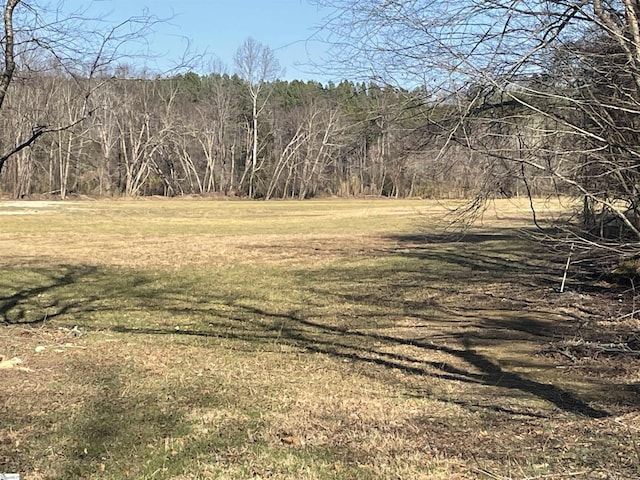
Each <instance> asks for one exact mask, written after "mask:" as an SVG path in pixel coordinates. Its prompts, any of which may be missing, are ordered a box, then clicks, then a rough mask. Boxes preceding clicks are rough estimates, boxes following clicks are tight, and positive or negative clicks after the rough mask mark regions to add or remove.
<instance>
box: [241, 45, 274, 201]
mask: <svg viewBox="0 0 640 480" xmlns="http://www.w3.org/2000/svg"><path fill="white" fill-rule="evenodd" d="M233 59H234V63H235V66H236V70H237V73H238V75H240V77H241V78H243V79H244V80H245V81H246V82H247V85H248V88H249V96H250V99H251V155H250V157H249V164H248V171H249V190H248V194H249V197H253V196H254V193H255V192H254V189H255V185H254V181H255V175H256V172H257V170H258V168H259V164H258V117H259V116H260V114H261V113H262V110H263V109H264V107H265V105H266V103H267V100H268V95H265V96H264V98H261V93H262V91H263V89H264V87H265V85H266V84H267V82H268V81H270V80H273V79H275V78H276V76H277V75H278V74H279V73H280V64H279V62H278V60H277V59H276V57H275V55H274V53H273V50H271V49H270V48H269V47H267V46H266V45H263V44H261V43H260V42H258V41H256V40H254V39H253V38H251V37H249V38H247V39H246V40H245V41H244V43H243V44H242V45H241V46H240V47H239V48H238V50H237V51H236V53H235V55H234V57H233Z"/></svg>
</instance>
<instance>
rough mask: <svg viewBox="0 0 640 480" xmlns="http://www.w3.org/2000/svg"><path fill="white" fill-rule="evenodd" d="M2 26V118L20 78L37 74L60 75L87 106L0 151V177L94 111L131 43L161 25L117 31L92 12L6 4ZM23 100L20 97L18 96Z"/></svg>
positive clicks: (125, 25) (149, 22) (132, 22)
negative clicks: (14, 160)
mask: <svg viewBox="0 0 640 480" xmlns="http://www.w3.org/2000/svg"><path fill="white" fill-rule="evenodd" d="M2 12H3V23H2V27H3V29H2V34H1V36H0V55H2V62H1V63H2V70H1V71H0V114H2V112H3V107H4V104H5V100H6V99H7V96H8V95H11V92H12V90H11V89H10V87H11V85H12V83H13V82H14V80H15V78H16V76H18V77H19V76H23V75H27V74H28V73H32V72H33V71H34V70H35V71H37V72H38V73H40V74H42V73H44V71H45V70H46V69H48V68H50V67H53V68H54V69H55V70H56V71H61V72H63V73H64V75H65V76H66V77H67V78H69V79H72V80H74V81H75V82H76V97H77V98H79V99H82V100H83V102H84V106H83V108H82V109H81V111H79V112H75V113H76V115H75V116H74V118H71V119H69V118H65V119H64V120H62V119H59V118H43V119H42V121H41V122H40V123H37V124H32V125H30V126H29V128H28V130H29V131H28V132H26V133H24V134H23V135H21V136H20V137H19V138H17V139H16V140H15V142H13V143H12V144H9V145H6V146H5V147H4V148H3V150H2V151H0V172H2V169H3V167H4V166H5V164H6V162H7V160H9V158H11V157H12V156H13V155H15V154H17V153H18V152H21V151H22V150H24V149H25V148H27V147H30V146H32V145H33V144H34V142H35V141H36V140H37V139H38V138H39V137H41V136H43V135H44V134H46V133H48V132H59V131H62V130H66V129H69V128H72V127H73V126H74V125H76V124H78V123H79V122H81V121H83V120H85V119H86V118H88V117H89V116H90V115H91V114H92V113H93V111H94V108H95V107H94V105H93V104H92V102H91V99H92V95H93V93H94V92H95V91H96V89H98V88H100V86H101V85H102V84H104V82H105V78H107V76H105V73H108V72H109V68H111V67H113V66H114V64H115V63H116V61H117V60H118V59H119V58H121V57H123V56H126V55H131V54H132V50H129V51H126V50H125V49H126V48H127V46H128V45H130V44H131V42H134V41H138V40H140V39H141V38H143V37H144V36H145V35H146V34H147V33H148V32H149V31H150V29H151V28H152V26H153V25H154V24H156V23H157V22H158V19H156V18H154V17H151V16H148V15H142V16H140V17H132V18H129V19H127V20H125V21H123V22H120V23H118V24H116V25H110V24H109V25H107V24H106V23H105V22H104V21H102V20H103V19H101V18H100V17H95V16H93V17H92V16H90V15H89V14H88V11H87V10H86V9H85V10H80V11H66V10H64V4H63V3H62V2H60V3H58V4H57V7H56V8H55V9H54V10H50V9H49V8H48V7H46V6H43V5H41V4H39V3H38V2H37V1H36V0H7V1H5V2H3V7H2ZM16 94H17V95H19V94H20V93H19V92H16Z"/></svg>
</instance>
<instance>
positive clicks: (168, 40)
mask: <svg viewBox="0 0 640 480" xmlns="http://www.w3.org/2000/svg"><path fill="white" fill-rule="evenodd" d="M65 5H66V6H67V8H86V9H88V11H87V13H88V14H90V15H99V14H108V16H107V18H108V19H109V20H111V19H113V21H119V20H122V19H124V18H128V17H132V16H137V15H141V14H142V13H143V12H145V11H146V12H148V13H149V14H150V15H154V16H157V17H159V18H167V19H169V20H167V22H166V23H162V24H160V25H158V26H157V27H156V28H155V30H156V33H155V34H153V35H151V36H150V37H149V49H150V50H151V52H153V53H154V54H155V55H159V56H160V57H158V58H150V59H147V60H146V63H148V64H149V66H150V67H152V68H153V69H154V70H159V71H167V70H169V69H171V68H173V67H174V66H175V65H176V64H179V63H180V62H181V59H182V57H183V54H184V53H185V50H186V49H187V48H188V49H189V50H190V51H191V54H194V53H200V54H206V56H205V58H204V59H203V60H204V62H203V61H200V62H199V63H200V65H199V66H198V65H195V67H196V68H195V70H197V71H198V72H199V73H210V71H211V68H210V67H208V66H207V64H210V62H209V61H208V60H207V59H210V58H217V59H219V60H220V61H221V62H222V63H223V64H224V65H225V66H226V71H227V72H228V73H233V71H234V65H233V54H234V53H235V51H236V50H237V49H238V47H239V46H240V45H241V44H242V42H244V40H245V39H246V38H247V37H249V36H251V37H253V38H254V39H255V40H257V41H259V42H260V43H263V44H265V45H267V46H269V47H270V48H271V49H273V50H274V53H275V55H276V57H277V58H278V60H279V62H280V66H281V67H283V69H284V70H285V72H284V74H283V75H281V78H283V79H287V80H293V79H300V80H318V81H322V82H326V81H327V80H328V77H327V75H326V74H321V73H319V72H318V71H317V70H314V67H312V66H311V64H313V63H321V62H322V57H323V55H324V53H325V52H326V49H325V48H324V47H323V45H322V43H321V42H319V41H317V40H314V31H315V30H316V29H317V27H318V26H319V25H321V23H322V19H323V18H324V17H325V16H326V14H327V12H326V11H321V10H319V9H318V8H317V7H316V6H314V5H311V4H310V3H309V2H308V1H307V0H210V1H206V0H201V1H197V0H93V1H91V2H86V1H84V2H83V1H81V0H67V1H66V2H65ZM203 63H204V65H203ZM138 66H139V65H138ZM207 70H208V71H207Z"/></svg>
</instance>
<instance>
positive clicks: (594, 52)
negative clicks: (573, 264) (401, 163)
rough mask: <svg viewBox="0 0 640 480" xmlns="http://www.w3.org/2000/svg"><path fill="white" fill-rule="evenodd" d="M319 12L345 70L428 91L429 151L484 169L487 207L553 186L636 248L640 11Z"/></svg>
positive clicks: (566, 0)
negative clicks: (579, 200)
mask: <svg viewBox="0 0 640 480" xmlns="http://www.w3.org/2000/svg"><path fill="white" fill-rule="evenodd" d="M316 3H319V4H322V5H324V6H329V7H331V8H332V11H334V12H335V14H334V15H333V16H331V17H330V18H328V19H327V28H326V30H325V32H326V34H327V39H328V40H329V41H330V42H331V43H332V44H333V45H334V47H333V48H334V51H333V52H332V54H331V56H333V57H334V58H338V59H340V60H341V61H342V63H341V64H340V66H341V68H343V69H345V68H346V71H347V72H350V73H353V74H359V75H360V76H363V77H365V76H366V77H369V78H370V77H374V78H376V79H378V80H379V81H383V82H385V83H390V84H396V85H397V84H400V85H403V86H409V87H412V88H415V90H414V92H420V94H421V95H422V97H423V103H424V107H423V108H422V109H421V110H420V111H421V113H420V114H421V115H423V117H424V118H423V128H424V130H425V132H428V135H427V136H425V143H426V142H434V141H438V142H439V145H440V155H439V156H440V158H441V159H442V160H443V161H446V160H447V159H450V158H452V157H456V156H455V155H454V156H452V155H451V153H452V152H456V151H460V149H465V150H466V151H467V152H468V155H473V156H474V157H475V158H476V161H479V162H480V164H483V165H486V168H485V169H484V170H485V172H486V173H487V176H486V177H485V181H484V182H482V185H483V187H485V192H483V195H485V196H486V195H489V192H488V191H489V190H492V191H493V192H494V193H496V192H502V193H504V194H507V195H509V194H511V190H512V189H511V187H510V185H511V184H512V182H519V183H520V184H522V185H524V187H523V189H525V190H531V188H532V187H533V186H535V185H534V183H535V182H538V181H539V179H540V178H542V179H548V180H549V181H551V182H553V183H554V185H556V187H557V188H558V189H559V191H561V192H563V193H570V194H574V195H581V196H582V197H583V198H584V209H583V212H582V214H583V217H584V227H585V228H586V229H587V230H589V231H591V232H592V233H596V234H598V235H606V234H607V230H608V229H609V227H611V226H612V225H616V226H620V228H621V229H623V230H625V231H627V232H630V233H632V234H633V235H634V236H635V237H636V238H640V212H639V209H638V207H639V194H640V171H639V168H638V165H639V164H640V158H639V157H640V148H639V145H640V138H639V137H638V134H637V132H638V126H640V115H639V114H640V26H639V25H640V8H639V7H638V3H637V2H634V1H627V0H617V1H614V0H611V1H608V0H593V1H574V0H556V1H545V0H534V1H530V2H503V1H499V0H489V1H486V0H482V1H481V0H454V1H448V2H436V1H434V0H391V1H384V2H382V1H364V0H318V1H317V2H316ZM345 66H346V67H345ZM343 71H345V70H343ZM457 157H460V156H459V155H458V156H457ZM544 181H546V180H544ZM594 227H596V228H597V230H598V231H597V232H595V231H594Z"/></svg>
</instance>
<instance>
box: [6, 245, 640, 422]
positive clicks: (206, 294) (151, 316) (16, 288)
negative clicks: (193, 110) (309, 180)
mask: <svg viewBox="0 0 640 480" xmlns="http://www.w3.org/2000/svg"><path fill="white" fill-rule="evenodd" d="M465 239H466V240H465ZM394 240H395V241H396V245H397V246H396V247H395V248H386V249H384V250H381V251H378V252H374V253H375V255H377V256H379V257H380V258H381V259H382V260H381V261H373V262H372V261H371V259H367V261H366V262H363V263H361V264H357V263H356V264H355V265H349V266H345V267H341V266H329V267H322V268H318V269H315V270H300V271H294V272H286V275H287V276H289V277H290V278H288V280H286V281H288V282H289V283H285V284H284V289H285V290H286V288H289V289H291V292H290V298H286V299H285V300H284V301H283V302H282V306H281V307H277V306H276V307H273V306H269V307H268V308H267V307H265V306H261V304H267V303H268V302H266V301H264V299H265V293H264V292H262V291H261V290H260V288H259V287H257V286H255V285H252V284H251V278H250V276H248V277H247V279H245V282H246V284H243V285H237V286H234V288H230V286H229V285H225V284H222V283H221V282H220V281H216V280H212V279H211V278H210V277H208V278H206V279H205V276H204V275H203V276H201V277H198V276H197V275H194V274H189V275H187V274H175V273H174V274H168V273H166V272H158V273H144V272H137V271H136V272H133V273H132V272H131V271H126V272H124V271H120V272H119V271H109V270H100V269H97V268H95V267H84V266H70V265H61V266H59V267H58V268H56V269H52V270H47V269H26V270H24V269H23V270H19V269H16V270H15V271H12V270H11V269H6V268H5V271H4V272H3V281H2V284H0V295H1V297H0V313H2V315H3V318H4V321H5V323H12V324H23V323H28V324H32V323H34V322H42V321H44V320H45V319H53V318H56V319H57V321H60V322H66V323H67V324H68V325H75V324H80V325H82V326H84V327H85V328H107V329H111V330H113V331H116V332H119V333H125V334H149V335H180V336H198V337H206V338H211V339H215V338H224V339H229V340H237V341H239V342H244V343H245V344H246V345H247V346H248V348H254V347H255V345H256V344H260V345H262V347H261V348H264V345H265V344H276V343H279V344H283V343H284V344H288V345H291V346H293V347H295V348H298V349H301V350H303V351H306V352H312V353H320V354H324V355H328V356H331V357H334V358H340V359H344V360H349V361H352V362H355V363H357V364H359V365H362V366H364V367H365V368H366V366H367V365H369V366H372V367H375V368H382V369H384V370H393V371H400V372H403V373H404V374H407V375H410V376H415V377H419V378H420V377H424V378H438V379H441V380H445V381H446V380H451V381H456V382H463V383H467V384H475V385H480V386H487V387H492V388H500V389H504V391H507V392H509V391H510V392H519V393H522V394H526V395H527V396H529V397H531V398H538V399H541V400H544V401H546V402H549V403H550V404H552V405H554V406H555V407H557V408H558V409H560V410H562V411H565V412H569V413H572V414H578V415H584V416H587V417H591V418H602V417H605V416H608V415H609V413H608V412H607V411H605V410H603V409H601V408H596V407H594V406H591V405H589V404H588V403H587V402H586V401H584V400H583V399H581V398H580V396H579V395H577V394H575V393H573V392H571V391H569V390H568V389H565V388H563V387H562V386H559V385H553V384H549V383H543V382H538V381H535V380H532V379H530V378H527V377H525V376H523V375H521V374H519V373H516V372H514V371H510V370H507V369H506V368H504V367H503V366H501V365H500V364H498V363H497V362H496V361H494V360H493V359H491V358H490V357H489V356H488V355H487V354H485V353H483V352H481V351H480V350H481V349H480V348H479V347H481V346H482V345H489V344H490V345H493V346H495V345H498V344H500V343H501V342H502V343H507V342H512V341H524V342H530V343H533V344H540V343H542V342H544V341H547V340H548V338H549V337H553V336H556V335H563V334H565V333H566V331H565V330H563V329H565V328H567V320H566V319H565V320H564V321H562V322H556V323H555V324H554V323H551V322H547V321H540V320H538V319H537V318H536V317H537V316H539V315H540V314H549V313H553V312H550V311H546V310H544V309H542V308H541V306H540V303H539V302H538V303H531V304H529V303H528V300H527V298H526V297H525V298H522V295H519V296H517V297H518V298H517V299H515V300H517V302H516V301H515V300H513V301H512V303H510V304H508V305H507V306H502V307H499V305H502V299H495V298H493V297H491V296H489V295H485V294H483V295H480V296H477V294H476V293H473V292H472V293H469V292H468V291H467V290H468V289H469V287H482V288H484V287H486V288H489V286H490V284H501V285H509V286H513V287H515V286H518V287H522V288H524V287H527V286H531V285H535V287H536V288H538V289H542V288H549V285H550V284H551V283H552V282H553V281H555V280H556V277H555V276H553V275H550V271H554V269H555V270H556V271H557V269H558V266H559V265H561V261H560V260H558V259H555V258H553V256H552V255H549V252H545V251H536V249H535V248H533V247H532V245H531V244H526V242H524V241H519V243H518V244H514V242H513V237H511V236H509V235H502V234H496V235H493V234H487V235H480V234H476V235H473V236H466V237H464V238H463V239H462V240H460V241H456V242H453V243H452V242H451V241H450V240H447V239H446V238H445V237H436V236H420V237H415V236H406V237H403V236H397V237H394ZM416 241H419V243H418V244H416ZM425 242H428V243H425ZM464 242H466V243H464ZM461 245H462V247H461ZM554 262H556V263H554ZM125 273H126V274H125ZM556 273H557V272H556ZM248 274H249V275H250V274H251V272H248ZM209 275H210V274H209ZM205 280H206V281H205ZM274 281H276V279H274ZM278 281H284V280H282V279H278ZM279 288H282V285H280V287H279ZM456 295H458V296H459V297H460V301H459V302H458V303H453V304H452V303H451V302H450V301H449V300H450V298H451V297H452V296H456ZM474 295H476V296H474ZM474 302H476V303H477V304H476V305H474ZM341 309H342V310H343V311H341ZM489 311H491V312H493V313H492V315H488V314H487V312H489ZM507 313H509V314H510V315H511V316H510V317H508V318H501V316H502V314H505V315H506V314H507ZM99 314H103V315H109V316H110V317H109V318H110V320H109V321H108V322H107V323H106V324H98V325H96V324H94V323H92V318H94V317H96V316H97V315H99ZM127 314H132V315H138V316H141V317H143V320H142V321H141V322H137V323H135V322H133V323H132V322H129V321H127V320H125V318H126V315H127ZM158 318H163V319H172V318H177V319H180V318H189V319H191V321H190V323H191V326H190V327H187V328H181V329H180V330H179V331H176V330H175V329H174V328H173V325H175V322H174V323H173V324H172V326H167V325H166V322H165V323H162V322H160V321H158ZM194 320H195V321H194ZM406 320H410V325H411V326H410V327H408V328H405V329H402V330H395V329H394V328H395V327H398V326H401V325H402V322H403V321H406ZM177 321H179V320H177ZM441 339H445V340H446V341H445V340H442V341H441ZM452 342H453V343H455V344H456V346H450V345H449V344H450V343H452ZM397 347H407V348H402V350H401V351H402V353H398V352H397V351H396V352H394V351H393V349H394V348H397ZM407 352H409V353H407ZM430 354H433V356H439V357H442V356H445V357H446V356H448V357H449V358H450V359H451V361H446V360H445V361H441V360H429V356H430ZM460 403H461V404H464V402H462V401H461V402H460ZM636 403H637V400H636ZM637 404H638V403H637ZM488 408H495V409H498V410H496V411H503V413H506V411H508V410H509V409H506V410H505V409H504V408H503V407H502V406H501V405H496V406H493V407H491V406H490V407H488ZM500 409H502V410H500ZM519 414H525V415H526V414H527V412H524V413H523V412H520V413H519ZM532 415H534V416H538V414H535V413H534V414H532Z"/></svg>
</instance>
